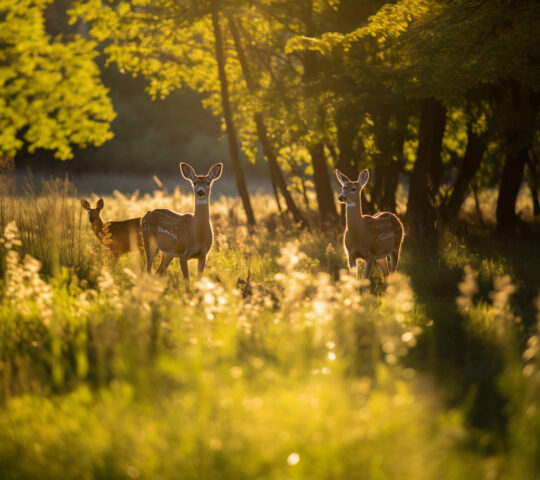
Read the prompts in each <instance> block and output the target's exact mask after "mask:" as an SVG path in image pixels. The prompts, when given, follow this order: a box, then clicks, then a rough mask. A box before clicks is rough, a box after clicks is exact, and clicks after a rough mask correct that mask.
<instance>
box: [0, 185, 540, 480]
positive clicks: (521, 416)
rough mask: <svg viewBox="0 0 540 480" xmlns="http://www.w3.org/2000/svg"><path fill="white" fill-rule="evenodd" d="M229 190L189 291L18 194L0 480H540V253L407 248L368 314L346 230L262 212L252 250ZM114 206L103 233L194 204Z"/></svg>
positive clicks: (7, 296) (58, 196) (6, 323)
mask: <svg viewBox="0 0 540 480" xmlns="http://www.w3.org/2000/svg"><path fill="white" fill-rule="evenodd" d="M218 185H219V184H218ZM218 185H217V186H216V188H215V190H216V192H215V200H214V202H213V204H212V206H211V217H212V221H213V225H214V231H215V243H214V247H213V249H212V251H211V252H210V255H209V258H208V263H207V269H206V270H205V278H204V279H203V280H202V281H201V282H199V283H197V284H196V285H195V288H194V289H193V291H192V292H186V291H185V288H184V285H183V281H182V278H181V273H180V268H179V264H178V261H174V262H173V263H172V264H171V266H170V267H169V269H168V270H167V273H166V275H165V276H164V277H163V278H159V277H156V276H147V275H144V274H143V273H142V267H143V262H142V260H141V259H140V258H139V257H138V256H137V255H136V254H134V255H132V256H125V257H123V258H121V259H120V260H119V261H117V262H116V261H114V260H113V259H112V258H110V257H109V256H108V255H107V254H106V253H105V252H104V251H103V250H102V248H101V246H100V245H99V243H98V241H97V239H96V238H95V236H94V235H93V233H92V231H91V229H90V226H89V224H88V218H87V214H86V212H85V211H83V210H82V209H81V207H80V198H79V196H78V194H77V192H76V191H75V190H74V188H73V186H72V185H71V184H70V183H69V182H66V181H62V180H57V181H49V182H46V183H44V184H43V186H42V187H39V188H35V189H34V188H28V189H27V192H26V193H20V192H19V193H16V192H14V191H12V190H11V189H10V186H9V179H6V181H5V182H4V184H3V185H2V190H1V191H0V229H1V230H0V236H1V238H2V240H1V242H2V243H1V244H0V252H1V253H0V478H2V479H6V480H7V479H27V478H28V479H33V478H35V479H55V480H59V479H75V478H83V479H94V478H96V479H124V478H125V479H128V478H134V479H137V478H140V479H179V478H181V479H205V480H206V479H216V480H217V479H219V480H227V479H231V480H241V479H249V480H251V479H280V480H281V479H283V480H285V479H310V480H318V479H327V480H335V479H346V480H349V479H370V480H371V479H373V480H382V479H460V480H462V479H486V480H492V479H525V480H526V479H535V478H538V477H539V475H540V339H539V334H540V332H539V325H540V314H539V310H540V297H539V296H538V295H539V291H540V251H539V242H538V236H537V235H536V236H535V235H534V234H533V233H531V232H529V233H527V232H526V231H523V232H522V233H521V234H520V235H519V237H515V238H504V237H496V236H494V235H493V233H492V232H491V230H490V229H489V227H486V228H484V229H475V230H474V231H473V230H471V232H472V233H469V234H467V235H465V234H455V233H449V232H448V233H444V232H441V236H440V239H439V241H438V243H437V244H436V245H435V244H434V245H433V246H432V247H431V248H429V249H426V248H424V249H422V250H419V249H417V248H414V246H413V245H411V242H407V241H406V243H405V246H404V250H403V253H402V260H401V264H400V267H399V271H400V273H399V274H396V275H395V276H393V277H392V278H391V279H390V281H389V284H388V285H387V287H386V288H385V287H384V285H383V282H382V278H381V277H380V276H379V277H378V278H376V279H374V281H373V283H372V287H371V293H369V294H367V295H364V296H363V297H361V296H360V295H359V285H358V283H357V282H356V280H354V279H352V278H351V277H350V275H349V274H348V273H347V272H345V271H344V270H343V268H344V267H345V266H346V261H345V255H344V253H343V249H342V245H341V237H342V230H343V227H342V226H340V225H338V226H335V225H327V226H323V227H315V226H313V227H312V228H311V229H310V231H303V230H298V229H296V228H294V227H291V226H290V225H288V226H284V224H283V222H282V220H281V219H280V218H279V216H278V215H277V214H276V213H275V210H274V209H273V205H274V202H273V201H272V199H271V197H269V196H267V195H263V194H259V195H257V196H255V197H254V199H253V201H254V205H255V207H256V211H257V215H258V219H259V226H258V227H257V229H256V230H255V231H254V232H252V233H249V232H248V231H247V230H246V228H245V226H244V225H245V223H244V221H243V216H242V211H241V206H240V204H239V201H238V199H236V198H234V197H221V198H219V201H217V195H216V194H218V193H219V186H218ZM36 190H37V191H36ZM104 199H105V208H104V210H103V213H102V216H103V218H104V219H115V218H127V217H131V216H140V215H143V214H144V213H145V212H146V211H147V210H149V209H152V208H158V207H165V208H172V209H174V210H178V211H191V209H192V198H191V195H185V194H183V193H181V191H180V190H175V191H174V192H172V193H166V192H164V191H160V190H156V191H154V192H153V193H147V194H144V195H138V194H130V195H123V194H121V193H118V192H116V193H114V194H112V195H108V196H105V197H104ZM95 200H96V197H94V198H92V202H95ZM491 208H492V205H491V206H490V205H486V212H489V211H490V209H491ZM194 267H195V265H191V268H194ZM192 273H193V274H195V272H194V271H193V272H192ZM192 278H195V275H193V277H192Z"/></svg>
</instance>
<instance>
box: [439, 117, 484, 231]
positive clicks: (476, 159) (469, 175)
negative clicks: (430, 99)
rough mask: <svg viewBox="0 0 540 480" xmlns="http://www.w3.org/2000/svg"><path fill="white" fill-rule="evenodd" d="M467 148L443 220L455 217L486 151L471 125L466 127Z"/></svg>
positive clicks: (443, 212) (442, 214)
mask: <svg viewBox="0 0 540 480" xmlns="http://www.w3.org/2000/svg"><path fill="white" fill-rule="evenodd" d="M467 137H468V142H467V148H466V150H465V155H464V156H463V160H462V164H461V169H460V170H459V173H458V176H457V178H456V181H455V183H454V187H453V189H452V194H451V195H450V199H449V200H448V203H447V204H446V205H445V206H444V209H443V211H442V212H441V216H442V217H443V218H444V220H445V221H450V220H452V219H456V218H457V216H458V214H459V211H460V210H461V206H462V205H463V202H464V201H465V197H466V196H467V192H468V191H469V186H470V183H471V181H472V179H473V178H474V176H475V174H476V172H477V171H478V169H479V168H480V164H481V163H482V157H483V156H484V152H485V151H486V142H485V139H484V138H483V136H480V135H477V134H476V133H474V132H473V130H472V125H471V124H469V126H468V128H467Z"/></svg>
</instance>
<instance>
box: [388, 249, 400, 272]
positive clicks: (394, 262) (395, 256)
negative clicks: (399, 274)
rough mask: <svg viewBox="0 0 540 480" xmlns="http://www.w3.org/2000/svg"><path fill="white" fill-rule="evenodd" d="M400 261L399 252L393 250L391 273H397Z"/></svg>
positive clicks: (391, 254)
mask: <svg viewBox="0 0 540 480" xmlns="http://www.w3.org/2000/svg"><path fill="white" fill-rule="evenodd" d="M398 260H399V252H398V251H397V250H393V251H392V252H391V253H390V271H391V272H395V271H396V268H397V264H398Z"/></svg>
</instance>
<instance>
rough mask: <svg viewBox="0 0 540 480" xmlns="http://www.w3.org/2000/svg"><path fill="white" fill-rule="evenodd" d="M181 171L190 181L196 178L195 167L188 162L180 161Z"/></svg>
mask: <svg viewBox="0 0 540 480" xmlns="http://www.w3.org/2000/svg"><path fill="white" fill-rule="evenodd" d="M180 173H181V174H182V176H183V177H184V178H185V179H186V180H189V181H190V182H192V181H193V180H194V178H195V170H193V167H192V166H191V165H188V164H187V163H184V162H180Z"/></svg>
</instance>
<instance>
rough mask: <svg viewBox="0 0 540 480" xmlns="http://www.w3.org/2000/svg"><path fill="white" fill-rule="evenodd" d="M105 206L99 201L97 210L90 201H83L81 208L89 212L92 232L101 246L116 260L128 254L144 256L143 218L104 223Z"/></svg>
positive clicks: (101, 200)
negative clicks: (102, 215)
mask: <svg viewBox="0 0 540 480" xmlns="http://www.w3.org/2000/svg"><path fill="white" fill-rule="evenodd" d="M103 205H104V202H103V199H102V198H100V199H99V200H98V202H97V205H96V208H92V207H91V206H90V203H88V200H85V199H82V200H81V206H82V207H83V208H84V209H85V210H88V219H89V220H90V225H92V230H93V231H94V233H95V234H96V237H97V238H98V240H99V241H100V242H101V244H102V245H103V246H104V247H105V248H106V249H107V250H109V252H110V253H112V254H113V255H114V256H115V257H116V258H118V257H119V256H120V255H124V254H125V253H128V252H139V253H140V254H142V253H143V251H144V247H143V239H142V234H141V217H137V218H130V219H129V220H117V221H113V222H103V220H101V216H100V215H101V210H102V209H103Z"/></svg>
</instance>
